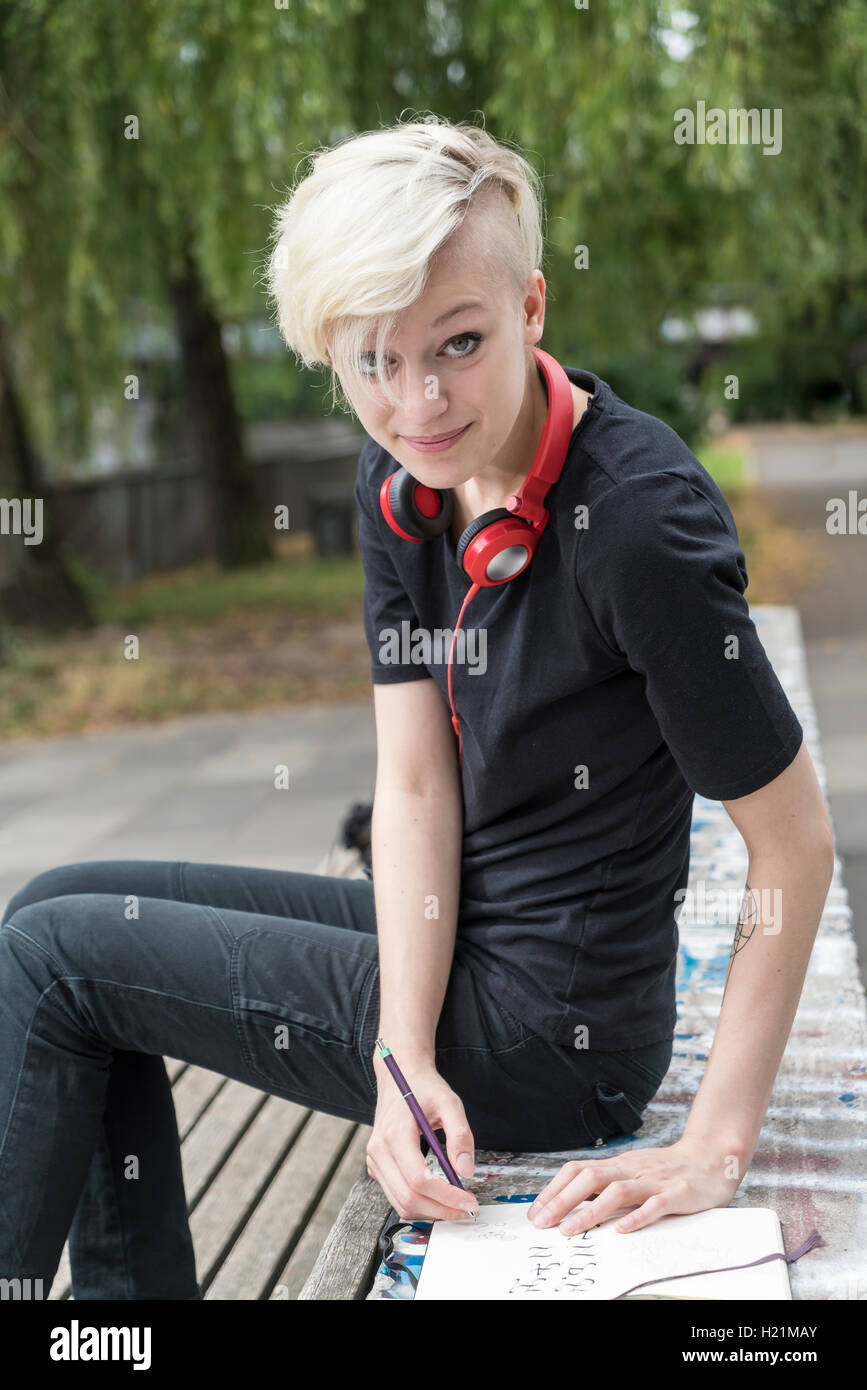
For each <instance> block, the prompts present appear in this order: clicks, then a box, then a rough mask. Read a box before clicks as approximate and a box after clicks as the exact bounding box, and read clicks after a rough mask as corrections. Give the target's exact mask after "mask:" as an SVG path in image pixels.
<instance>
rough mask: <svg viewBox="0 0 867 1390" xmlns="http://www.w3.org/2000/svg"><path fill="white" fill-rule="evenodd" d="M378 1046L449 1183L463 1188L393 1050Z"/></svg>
mask: <svg viewBox="0 0 867 1390" xmlns="http://www.w3.org/2000/svg"><path fill="white" fill-rule="evenodd" d="M376 1045H377V1047H378V1048H379V1055H380V1057H381V1058H382V1060H383V1061H384V1062H385V1065H386V1066H387V1067H388V1070H389V1071H390V1072H391V1074H392V1076H393V1077H394V1079H395V1082H396V1083H397V1086H398V1088H399V1090H400V1093H401V1095H402V1096H403V1098H404V1100H405V1101H406V1103H407V1105H408V1106H409V1108H410V1110H411V1111H412V1114H413V1119H414V1120H415V1122H416V1124H417V1125H418V1127H419V1129H420V1130H421V1132H422V1134H423V1135H424V1137H425V1139H426V1140H427V1142H428V1144H429V1145H430V1147H431V1148H432V1149H433V1152H434V1154H435V1155H436V1158H437V1161H438V1163H439V1165H440V1167H441V1168H442V1170H443V1172H444V1173H445V1175H446V1177H447V1178H448V1180H449V1182H450V1183H451V1185H452V1187H460V1188H463V1186H464V1185H463V1183H462V1182H461V1180H460V1178H459V1177H458V1175H457V1173H456V1172H455V1170H454V1168H453V1167H452V1165H451V1164H450V1163H449V1161H448V1159H447V1158H446V1156H445V1153H444V1151H443V1147H442V1145H441V1143H440V1142H439V1140H438V1139H437V1137H436V1135H435V1134H434V1132H433V1130H432V1129H431V1127H430V1125H429V1124H428V1122H427V1120H426V1119H425V1113H424V1111H423V1110H422V1108H421V1106H420V1105H419V1103H418V1101H417V1100H416V1098H415V1096H414V1095H413V1093H412V1091H411V1090H410V1089H409V1086H408V1084H407V1080H406V1077H405V1076H404V1074H403V1072H402V1071H401V1069H400V1067H399V1066H398V1065H397V1062H396V1061H395V1060H394V1057H393V1055H392V1052H391V1049H390V1048H388V1047H386V1045H385V1043H384V1042H383V1041H382V1038H377V1040H376Z"/></svg>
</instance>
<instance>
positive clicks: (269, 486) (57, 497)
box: [42, 420, 364, 581]
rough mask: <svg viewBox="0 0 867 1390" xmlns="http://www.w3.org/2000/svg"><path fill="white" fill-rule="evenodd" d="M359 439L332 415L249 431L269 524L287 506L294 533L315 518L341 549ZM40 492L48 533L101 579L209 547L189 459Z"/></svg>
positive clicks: (203, 492) (167, 563)
mask: <svg viewBox="0 0 867 1390" xmlns="http://www.w3.org/2000/svg"><path fill="white" fill-rule="evenodd" d="M363 442H364V436H363V435H361V434H359V433H358V432H357V431H356V430H353V429H351V428H349V427H348V426H347V425H346V424H345V423H343V422H339V421H332V420H323V421H315V422H303V423H294V424H293V423H288V424H271V423H270V422H263V423H262V424H261V425H257V426H253V427H252V428H250V429H249V431H248V437H247V448H248V456H249V458H250V460H251V473H252V476H253V485H254V488H255V491H256V495H257V497H258V499H259V502H260V505H261V508H262V516H263V520H264V522H265V524H266V525H268V526H271V525H273V521H274V508H275V507H276V506H278V505H283V506H287V507H288V508H289V523H290V530H291V531H300V530H310V529H313V527H314V524H316V526H317V531H318V533H319V535H320V537H321V538H322V542H323V544H324V545H326V546H328V545H330V547H331V548H332V549H340V548H344V542H345V537H346V529H347V528H346V517H347V509H348V508H349V507H352V508H353V510H354V503H353V498H352V488H353V485H354V482H355V475H356V469H357V465H358V455H359V452H360V449H361V446H362V444H363ZM42 493H43V495H44V497H45V508H46V513H47V517H48V520H49V524H51V526H52V527H53V528H54V533H55V535H56V536H58V537H61V538H62V539H63V541H64V542H65V544H66V545H67V546H68V549H69V551H70V552H71V553H72V554H73V555H75V556H77V557H80V558H81V559H82V560H83V561H84V562H85V563H86V564H88V565H89V566H91V567H92V568H93V569H95V570H97V571H98V572H99V573H100V574H103V575H104V576H105V577H106V578H109V579H112V580H121V581H127V580H132V579H137V578H139V577H140V576H142V575H145V574H150V573H152V572H153V571H155V570H162V569H171V568H174V567H175V566H178V565H186V564H190V563H192V562H194V561H196V560H201V559H205V558H207V557H208V556H210V555H212V554H213V552H214V546H213V527H212V525H211V523H210V520H209V517H210V486H209V481H208V479H207V476H206V474H205V472H204V471H203V470H202V468H201V466H200V465H198V464H196V463H193V462H190V461H189V460H176V461H174V462H173V463H171V464H165V465H160V466H157V467H152V468H136V469H129V470H125V471H124V472H121V473H112V474H104V475H101V476H99V477H96V478H87V479H81V480H75V481H66V482H61V483H57V484H51V483H44V484H42Z"/></svg>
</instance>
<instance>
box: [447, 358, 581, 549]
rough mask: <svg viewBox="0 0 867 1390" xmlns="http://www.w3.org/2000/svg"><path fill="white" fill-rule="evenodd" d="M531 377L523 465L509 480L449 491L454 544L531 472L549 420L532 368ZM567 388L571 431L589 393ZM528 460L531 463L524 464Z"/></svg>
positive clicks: (473, 483) (477, 482)
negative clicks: (530, 408)
mask: <svg viewBox="0 0 867 1390" xmlns="http://www.w3.org/2000/svg"><path fill="white" fill-rule="evenodd" d="M533 376H534V378H535V386H536V387H537V388H538V394H535V393H534V395H533V397H532V403H533V416H532V420H531V422H530V425H529V429H528V431H527V432H526V433H525V435H524V438H525V441H526V442H525V444H524V445H523V447H522V449H521V452H520V453H519V457H520V458H522V460H523V462H522V464H521V466H520V468H519V470H518V471H517V472H513V473H512V475H511V476H510V477H509V476H507V475H506V474H505V472H504V473H503V475H502V480H501V479H500V478H497V479H488V478H485V479H479V478H470V479H468V481H467V482H466V483H462V484H461V485H460V487H455V488H452V496H453V500H454V516H453V519H452V524H451V535H452V539H453V541H454V543H455V545H457V543H458V541H459V540H460V538H461V536H462V534H463V532H464V531H465V530H466V528H467V526H469V524H470V522H471V521H472V520H474V518H475V517H477V516H481V515H482V513H483V512H491V511H494V510H495V508H497V507H504V506H505V505H506V502H507V501H508V499H509V498H510V497H512V496H513V495H514V494H515V493H516V492H517V491H518V489H519V488H520V486H521V484H522V483H523V482H524V481H525V479H526V477H527V474H528V473H529V471H530V467H531V463H532V460H533V459H534V458H535V457H536V451H537V450H538V448H539V441H540V439H541V438H542V430H543V428H544V425H545V421H546V419H547V417H548V400H547V397H546V395H545V388H544V387H543V385H542V381H541V378H540V376H539V373H538V372H537V371H536V370H535V369H534V371H533ZM569 385H570V387H571V388H572V429H573V430H574V429H575V426H576V425H577V424H578V421H579V420H580V419H581V416H582V415H583V414H584V411H585V410H586V409H587V402H588V401H589V400H590V393H589V392H588V391H584V390H582V389H581V387H580V386H575V385H574V383H573V382H571V381H570V383H569ZM528 459H529V460H530V463H528V462H527V460H528Z"/></svg>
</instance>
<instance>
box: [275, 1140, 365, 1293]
mask: <svg viewBox="0 0 867 1390" xmlns="http://www.w3.org/2000/svg"><path fill="white" fill-rule="evenodd" d="M370 1134H371V1127H370V1125H358V1126H357V1128H356V1132H355V1134H354V1135H353V1137H352V1141H351V1143H350V1145H349V1148H348V1149H347V1150H346V1153H345V1154H344V1155H343V1157H342V1159H341V1160H340V1164H339V1166H338V1168H337V1170H336V1172H335V1174H334V1177H333V1178H332V1179H331V1182H330V1183H329V1184H328V1189H327V1191H326V1193H325V1196H324V1197H323V1198H322V1201H321V1202H320V1203H319V1206H318V1207H317V1208H316V1210H315V1212H314V1213H313V1215H312V1216H311V1218H310V1220H309V1221H308V1223H307V1225H306V1227H305V1229H304V1234H303V1235H302V1237H301V1239H300V1240H299V1242H298V1244H297V1245H296V1247H295V1249H294V1250H293V1251H292V1254H291V1255H290V1256H289V1259H288V1260H287V1262H286V1265H285V1268H284V1269H283V1270H282V1272H281V1273H280V1274H279V1275H278V1277H277V1283H276V1285H275V1287H274V1289H273V1290H272V1291H271V1295H270V1297H271V1298H272V1299H275V1300H276V1299H287V1300H288V1299H297V1298H298V1295H299V1294H300V1292H301V1290H302V1288H303V1287H304V1284H305V1282H306V1281H307V1279H308V1277H309V1275H310V1272H311V1270H312V1269H313V1266H314V1264H315V1263H316V1257H317V1255H318V1254H319V1251H320V1250H321V1248H322V1245H323V1243H324V1242H325V1240H326V1239H327V1236H328V1232H329V1231H330V1230H331V1227H332V1226H333V1225H334V1223H335V1221H336V1220H337V1217H338V1216H339V1214H340V1209H341V1207H342V1206H343V1204H344V1202H345V1201H346V1198H347V1197H348V1196H349V1193H350V1192H351V1190H352V1188H353V1186H354V1184H355V1183H356V1182H357V1181H358V1177H359V1175H360V1174H361V1175H363V1174H364V1171H365V1166H364V1163H365V1151H366V1149H367V1141H368V1139H369V1138H370Z"/></svg>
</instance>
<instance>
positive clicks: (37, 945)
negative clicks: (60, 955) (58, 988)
mask: <svg viewBox="0 0 867 1390" xmlns="http://www.w3.org/2000/svg"><path fill="white" fill-rule="evenodd" d="M14 916H15V914H14V913H13V914H12V917H10V918H9V921H8V922H4V923H3V928H2V929H3V930H4V931H10V932H14V933H15V935H16V936H20V937H21V939H22V941H26V942H27V943H28V944H29V945H30V946H32V947H33V949H34V950H35V951H38V952H39V953H40V955H43V956H45V957H46V958H47V959H48V960H50V961H51V964H52V965H53V966H54V968H55V970H58V971H62V970H63V966H62V965H61V963H60V961H59V960H58V959H57V957H56V956H54V955H52V953H51V952H50V951H49V949H48V947H47V946H43V945H42V942H41V941H37V940H36V939H35V938H34V937H32V936H29V935H28V933H27V932H26V931H22V930H21V928H20V927H13V925H12V921H13V918H14Z"/></svg>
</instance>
